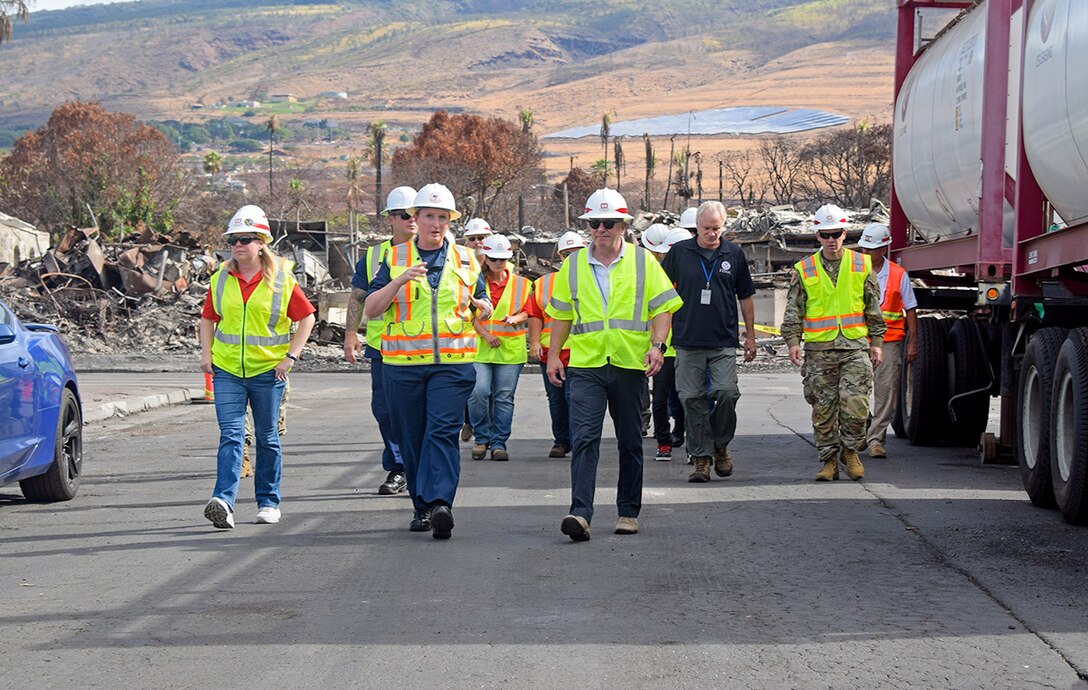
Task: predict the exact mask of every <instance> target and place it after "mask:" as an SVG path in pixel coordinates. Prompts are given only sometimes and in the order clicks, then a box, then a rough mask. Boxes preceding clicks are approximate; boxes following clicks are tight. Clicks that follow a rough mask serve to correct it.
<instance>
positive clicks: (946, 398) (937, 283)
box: [892, 0, 1088, 523]
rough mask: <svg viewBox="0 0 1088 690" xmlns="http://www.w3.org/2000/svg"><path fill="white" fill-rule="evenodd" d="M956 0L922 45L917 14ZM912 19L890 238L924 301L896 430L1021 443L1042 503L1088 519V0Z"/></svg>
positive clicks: (902, 51) (988, 452) (998, 448)
mask: <svg viewBox="0 0 1088 690" xmlns="http://www.w3.org/2000/svg"><path fill="white" fill-rule="evenodd" d="M952 5H958V6H962V7H966V8H968V9H967V11H965V12H963V13H962V14H961V15H960V16H958V17H957V18H956V19H955V20H954V21H953V22H952V23H951V24H950V25H949V26H948V27H947V28H946V29H945V30H944V31H942V32H941V34H939V35H938V36H937V37H936V39H935V40H933V41H932V42H931V43H930V44H929V45H928V46H926V47H925V49H924V50H921V51H919V52H917V53H916V52H915V50H914V48H915V46H914V40H915V39H914V33H913V27H914V26H915V25H916V24H915V19H916V14H917V13H918V12H919V11H924V10H926V9H929V8H933V7H949V6H952ZM899 22H900V24H899V41H898V46H897V69H896V108H895V127H894V140H893V198H892V206H893V208H892V235H893V244H892V247H893V257H894V258H895V260H897V261H899V262H900V263H901V264H903V265H904V267H906V268H907V269H908V270H909V271H910V272H911V275H912V277H914V278H916V279H918V280H919V281H920V286H919V288H916V291H917V292H918V296H919V308H920V310H925V312H926V313H925V315H923V317H922V318H920V319H919V333H918V340H919V345H920V352H919V357H918V359H917V360H916V361H915V362H914V363H912V364H911V365H905V366H904V368H903V372H904V373H903V377H904V378H903V381H902V384H903V385H902V386H901V394H900V401H899V402H900V405H899V414H898V416H897V422H896V427H895V429H896V433H897V434H900V433H902V435H904V436H906V437H907V438H909V439H910V441H911V442H912V443H918V444H923V443H940V442H960V443H965V444H972V445H973V444H975V443H977V444H978V447H979V449H980V451H981V452H982V454H983V458H984V460H992V459H995V458H996V457H998V456H1000V455H1003V454H1004V455H1007V456H1010V457H1015V458H1016V461H1017V462H1018V464H1019V466H1020V473H1021V477H1022V479H1023V483H1024V487H1025V489H1026V491H1027V494H1028V496H1029V498H1030V499H1031V501H1032V502H1033V503H1035V504H1036V505H1039V506H1045V507H1057V508H1059V509H1060V510H1061V512H1062V515H1063V516H1064V517H1065V519H1066V520H1068V521H1070V522H1075V523H1084V522H1088V273H1086V272H1085V267H1086V266H1088V194H1086V193H1085V192H1086V190H1088V162H1086V161H1088V89H1085V88H1084V86H1085V79H1084V78H1083V77H1082V76H1081V75H1082V74H1083V67H1081V66H1082V65H1084V64H1086V61H1088V2H1077V1H1076V0H1022V1H1021V0H985V1H984V2H982V3H979V4H977V5H974V3H970V2H962V3H954V2H953V3H950V2H935V1H934V0H904V1H903V2H901V3H900V9H899ZM1021 75H1022V78H1021ZM991 395H998V396H1000V398H1001V414H1000V421H999V427H998V430H997V433H996V435H995V434H993V433H989V434H987V433H985V430H986V425H987V420H988V409H989V402H990V396H991ZM1002 451H1004V453H1002Z"/></svg>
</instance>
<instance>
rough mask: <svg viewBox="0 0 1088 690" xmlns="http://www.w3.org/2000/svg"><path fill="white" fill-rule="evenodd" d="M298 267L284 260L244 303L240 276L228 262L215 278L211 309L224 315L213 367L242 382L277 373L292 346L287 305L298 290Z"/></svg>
mask: <svg viewBox="0 0 1088 690" xmlns="http://www.w3.org/2000/svg"><path fill="white" fill-rule="evenodd" d="M293 267H294V263H293V262H291V261H287V260H283V261H281V262H280V266H279V269H278V270H277V271H276V275H275V277H274V278H273V279H272V283H271V284H269V282H268V281H267V280H265V279H263V278H262V279H261V282H260V283H258V284H257V287H256V288H254V289H253V293H252V294H251V295H250V296H249V300H248V301H244V302H243V301H242V287H241V284H240V283H239V281H238V278H237V277H235V276H233V275H231V274H230V272H229V271H228V270H227V263H224V264H223V265H222V266H220V267H219V270H217V271H216V272H215V274H214V275H213V276H212V281H211V283H212V308H213V309H214V310H215V313H216V314H218V315H219V323H218V324H216V327H215V334H214V336H213V340H212V364H214V365H215V366H217V367H219V368H220V369H223V370H224V371H228V372H230V373H231V374H234V375H235V376H239V377H241V378H250V377H253V376H256V375H258V374H263V373H264V372H266V371H269V370H271V369H275V368H276V365H277V364H279V363H280V361H281V360H282V359H283V358H284V357H286V356H287V349H288V347H289V346H290V344H291V319H290V318H288V316H287V306H288V304H290V302H291V293H292V292H294V290H295V276H294V275H292V273H291V271H292V269H293Z"/></svg>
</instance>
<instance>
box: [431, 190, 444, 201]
mask: <svg viewBox="0 0 1088 690" xmlns="http://www.w3.org/2000/svg"><path fill="white" fill-rule="evenodd" d="M431 201H442V197H440V196H438V192H435V193H433V194H431Z"/></svg>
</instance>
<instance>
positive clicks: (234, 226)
mask: <svg viewBox="0 0 1088 690" xmlns="http://www.w3.org/2000/svg"><path fill="white" fill-rule="evenodd" d="M242 233H245V234H247V235H253V234H256V235H264V236H265V237H267V238H268V239H272V228H271V226H270V225H269V224H268V214H267V213H265V212H264V210H263V209H262V208H261V207H260V206H254V205H253V204H249V205H248V206H243V207H242V208H240V209H238V210H237V211H236V212H235V213H234V216H233V217H232V218H231V219H230V223H228V224H227V231H226V232H224V233H223V234H224V235H240V234H242Z"/></svg>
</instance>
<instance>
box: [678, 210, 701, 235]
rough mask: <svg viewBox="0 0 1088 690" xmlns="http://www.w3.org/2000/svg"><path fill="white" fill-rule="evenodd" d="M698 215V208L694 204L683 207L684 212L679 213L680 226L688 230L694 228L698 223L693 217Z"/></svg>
mask: <svg viewBox="0 0 1088 690" xmlns="http://www.w3.org/2000/svg"><path fill="white" fill-rule="evenodd" d="M698 215H699V209H698V208H696V207H695V206H692V207H690V208H685V209H684V212H683V213H681V214H680V226H679V227H681V228H686V229H688V230H694V229H695V228H697V227H699V223H698V222H697V221H696V220H695V217H696V216H698Z"/></svg>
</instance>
